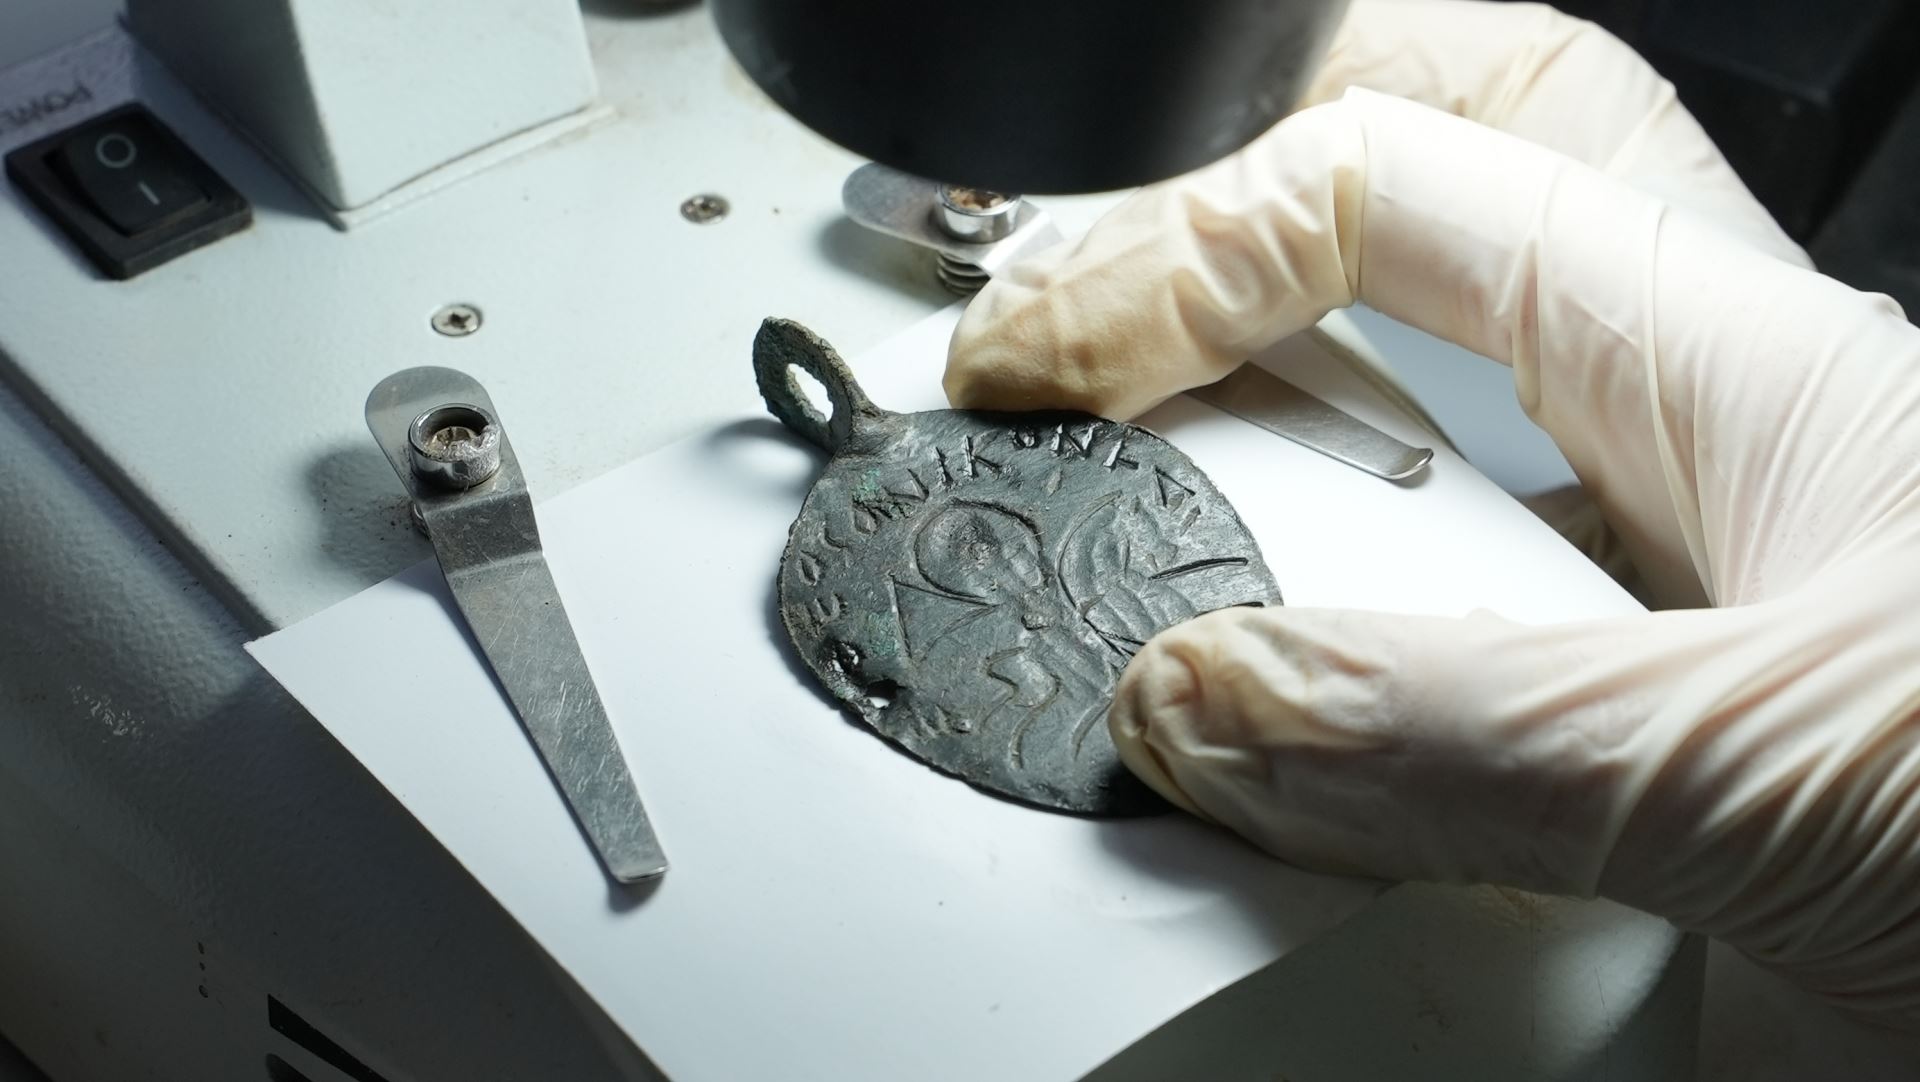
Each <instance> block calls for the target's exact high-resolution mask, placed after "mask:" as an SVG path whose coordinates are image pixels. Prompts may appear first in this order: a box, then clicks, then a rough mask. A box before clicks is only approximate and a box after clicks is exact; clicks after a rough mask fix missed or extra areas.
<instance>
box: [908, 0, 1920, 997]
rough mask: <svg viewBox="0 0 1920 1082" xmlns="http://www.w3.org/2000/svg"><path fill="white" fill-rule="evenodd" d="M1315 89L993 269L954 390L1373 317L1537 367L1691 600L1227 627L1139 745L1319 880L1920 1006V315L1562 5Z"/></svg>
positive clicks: (964, 344)
mask: <svg viewBox="0 0 1920 1082" xmlns="http://www.w3.org/2000/svg"><path fill="white" fill-rule="evenodd" d="M1347 84H1362V85H1368V86H1374V87H1379V88H1383V89H1385V90H1389V91H1392V92H1393V93H1395V94H1397V95H1400V97H1388V96H1384V95H1383V94H1379V93H1371V92H1368V91H1364V90H1351V91H1347V92H1345V93H1344V95H1342V94H1341V90H1342V88H1343V87H1345V86H1346V85H1347ZM1315 96H1316V98H1318V99H1335V98H1337V100H1333V101H1331V103H1330V104H1323V105H1318V106H1316V107H1313V108H1308V109H1305V110H1303V111H1302V112H1300V113H1298V114H1296V115H1294V116H1293V117H1291V118H1289V119H1288V120H1286V121H1284V122H1282V123H1281V124H1280V125H1278V126H1277V127H1276V128H1275V129H1274V130H1273V131H1272V132H1270V133H1269V134H1267V135H1266V136H1264V137H1262V139H1261V140H1259V141H1258V142H1257V143H1255V144H1254V145H1252V146H1251V147H1249V148H1248V149H1247V150H1245V151H1244V152H1242V153H1240V154H1239V155H1237V156H1235V157H1233V158H1231V159H1229V160H1227V161H1224V162H1221V163H1219V164H1217V165H1215V166H1213V167H1210V168H1208V169H1206V170H1203V171H1201V172H1199V173H1197V174H1194V175H1192V176H1190V177H1187V178H1183V179H1181V180H1178V181H1174V182H1170V183H1168V184H1166V185H1163V186H1159V187H1155V188H1151V189H1148V190H1145V191H1143V192H1141V193H1139V194H1138V195H1136V196H1134V197H1133V198H1131V199H1130V200H1128V201H1127V202H1126V203H1124V204H1123V205H1122V206H1120V207H1119V208H1117V209H1116V210H1115V211H1114V212H1113V213H1112V214H1111V215H1109V216H1108V218H1107V219H1105V220H1104V221H1103V222H1102V223H1101V224H1100V225H1098V226H1097V227H1096V228H1095V229H1094V230H1093V231H1092V232H1091V233H1089V234H1088V235H1087V237H1086V238H1085V240H1084V241H1082V242H1081V243H1079V244H1078V245H1074V246H1068V247H1066V248H1064V249H1062V250H1057V251H1055V252H1051V253H1046V254H1043V255H1041V256H1039V257H1038V258H1036V259H1035V260H1033V261H1031V262H1028V263H1026V264H1024V265H1021V266H1018V267H1015V268H1013V269H1011V270H1010V271H1008V272H1007V273H1006V274H1004V275H1003V276H1002V277H1001V278H1000V279H999V280H997V281H996V282H994V283H993V284H992V285H990V286H988V287H987V289H986V290H985V291H984V292H983V293H981V294H980V296H979V297H978V299H977V300H975V301H974V303H973V305H972V307H971V308H970V309H969V311H968V312H967V314H966V316H965V318H964V319H963V320H962V322H961V324H960V327H959V329H958V330H957V332H956V333H955V336H954V341H953V347H952V354H951V358H950V360H949V363H948V370H947V381H946V385H947V390H948V393H949V395H950V397H951V398H952V399H953V401H954V403H955V404H956V405H960V406H971V407H993V408H1016V409H1018V408H1032V407H1041V406H1071V407H1076V408H1080V409H1086V410H1091V411H1094V412H1098V413H1104V414H1107V415H1110V416H1130V415H1133V414H1135V413H1138V412H1139V411H1141V410H1143V409H1145V408H1147V407H1148V406H1150V405H1152V404H1154V403H1155V402H1157V401H1160V400H1161V399H1163V398H1165V397H1167V396H1169V395H1171V394H1173V393H1175V392H1177V391H1179V390H1181V389H1183V388H1186V387H1191V386H1195V385H1199V384H1202V383H1206V382H1210V381H1212V380H1214V379H1217V378H1219V377H1220V376H1221V375H1223V374H1225V373H1226V372H1227V371H1228V370H1230V369H1231V368H1232V367H1233V366H1234V365H1236V364H1238V363H1239V362H1240V361H1241V360H1242V358H1244V357H1246V356H1247V355H1248V354H1249V353H1251V352H1253V351H1255V350H1258V349H1260V348H1261V347H1263V346H1265V345H1267V344H1268V343H1271V342H1273V341H1275V340H1276V339H1278V338H1280V337H1282V336H1284V335H1287V334H1291V333H1293V332H1296V331H1299V330H1301V329H1303V328H1305V327H1308V326H1310V325H1312V324H1313V323H1314V322H1316V321H1317V320H1318V319H1319V318H1320V317H1321V316H1322V315H1323V314H1324V313H1326V312H1327V311H1328V310H1329V309H1332V308H1336V307H1340V306H1343V305H1347V304H1352V303H1354V302H1356V301H1365V302H1366V303H1368V304H1370V305H1372V306H1374V307H1375V308H1378V309H1380V310H1381V311H1383V312H1386V313H1387V314H1389V315H1392V316H1394V317H1396V318H1398V319H1401V320H1403V321H1405V322H1407V323H1410V324H1413V325H1414V326H1417V327H1420V328H1423V329H1425V330H1427V331H1429V332H1431V333H1434V334H1436V335H1439V336H1441V337H1443V338H1447V339H1450V340H1452V341H1454V342H1457V343H1459V344H1461V345H1463V346H1465V347H1467V348H1469V349H1472V350H1474V351H1476V352H1479V353H1482V354H1484V355H1486V356H1488V357H1491V358H1494V359H1495V360H1498V361H1501V362H1503V363H1506V364H1509V365H1511V366H1512V368H1513V377H1514V384H1515V388H1516V390H1517V392H1518V394H1519V397H1520V400H1521V402H1522V403H1523V405H1524V406H1525V407H1526V409H1527V411H1528V413H1529V414H1530V415H1531V416H1532V417H1533V419H1534V420H1535V421H1537V422H1538V423H1539V424H1540V425H1541V426H1543V427H1544V428H1545V429H1546V430H1547V432H1548V433H1550V434H1551V435H1552V436H1553V438H1554V440H1555V441H1556V442H1557V443H1558V444H1559V446H1560V448H1561V450H1562V451H1563V452H1564V453H1565V454H1566V457H1567V459H1568V460H1569V461H1570V462H1571V463H1572V464H1573V466H1574V469H1575V470H1576V472H1577V473H1578V474H1579V476H1580V479H1581V481H1582V483H1583V484H1584V486H1585V487H1586V489H1587V491H1588V492H1589V493H1590V494H1591V495H1592V496H1593V498H1594V500H1595V502H1596V503H1597V504H1598V506H1599V508H1600V510H1601V511H1602V512H1603V513H1604V515H1605V516H1606V519H1607V521H1608V522H1609V523H1610V524H1611V526H1612V528H1613V529H1614V530H1615V531H1616V532H1617V534H1618V536H1619V539H1620V541H1621V542H1622V543H1623V544H1624V545H1625V547H1626V549H1627V551H1628V552H1629V553H1630V554H1631V556H1632V557H1633V560H1634V562H1635V564H1636V566H1637V568H1638V569H1639V571H1640V572H1641V574H1642V576H1643V579H1644V581H1645V582H1646V584H1647V586H1648V588H1649V589H1650V590H1651V591H1652V592H1653V594H1654V595H1655V597H1656V599H1657V600H1658V601H1659V602H1660V603H1661V604H1662V605H1663V606H1678V607H1684V608H1675V609H1673V610H1671V611H1659V612H1653V613H1649V614H1647V615H1644V616H1635V617H1630V618H1619V619H1608V620H1598V621H1593V622H1588V623H1579V624H1571V625H1565V626H1552V627H1526V626H1521V625H1518V624H1514V623H1512V622H1509V621H1507V620H1504V619H1501V618H1499V617H1497V616H1493V615H1487V614H1477V615H1474V616H1471V617H1468V618H1466V619H1460V620H1454V619H1434V618H1427V617H1410V616H1393V615H1386V614H1379V613H1365V612H1340V611H1325V610H1304V609H1297V608H1278V609H1264V610H1248V609H1235V610H1230V611H1226V612H1220V613H1216V614H1213V615H1211V616H1206V617H1203V618H1201V619H1198V620H1194V621H1192V622H1190V623H1187V624H1185V625H1182V626H1179V627H1177V628H1174V629H1172V630H1169V631H1168V632H1166V633H1165V634H1163V635H1161V636H1159V637H1158V638H1156V639H1155V640H1153V642H1151V643H1150V644H1148V646H1147V647H1146V649H1144V650H1142V651H1141V652H1140V653H1139V655H1138V656H1137V657H1136V658H1135V659H1134V661H1133V663H1132V665H1131V666H1130V667H1129V668H1128V670H1127V672H1126V674H1125V677H1124V679H1123V680H1122V681H1121V684H1120V688H1119V691H1118V694H1117V696H1116V700H1115V703H1114V706H1113V709H1112V711H1111V714H1110V717H1109V722H1110V725H1111V728H1112V731H1113V735H1114V739H1115V741H1116V742H1117V743H1118V745H1119V747H1120V749H1121V753H1122V755H1123V756H1124V757H1125V759H1126V761H1127V763H1128V764H1129V765H1130V766H1131V767H1132V768H1133V769H1134V770H1135V771H1136V772H1137V773H1139V774H1140V775H1141V776H1142V777H1144V778H1145V779H1146V780H1148V781H1149V782H1151V783H1152V784H1153V785H1154V787H1155V788H1157V789H1159V790H1160V791H1161V792H1162V793H1164V794H1165V795H1166V796H1167V797H1169V798H1170V799H1172V800H1174V801H1176V802H1177V803H1179V804H1181V805H1183V806H1185V807H1187V808H1188V809H1190V810H1192V811H1194V812H1196V813H1197V814H1200V815H1203V816H1206V817H1209V818H1212V819H1215V820H1218V821H1219V822H1221V823H1223V824H1225V825H1226V826H1228V827H1230V828H1232V829H1234V830H1236V831H1238V832H1240V833H1241V834H1244V835H1245V836H1247V837H1248V838H1250V839H1252V840H1253V841H1255V842H1256V843H1258V844H1259V845H1261V846H1263V847H1264V848H1266V849H1268V850H1269V851H1271V852H1273V853H1274V854H1276V855H1278V856H1280V857H1282V858H1284V859H1286V860H1288V861H1290V862H1292V863H1295V864H1298V865H1301V866H1303V867H1307V868H1315V869H1325V870H1333V871H1342V872H1357V873H1363V874H1368V875H1374V876H1381V877H1389V878H1396V879H1421V880H1434V881H1444V882H1468V881H1477V882H1494V883H1502V884H1508V885H1512V886H1518V887H1522V888H1526V889H1531V890H1537V891H1549V892H1558V893H1565V894H1573V895H1581V896H1591V895H1596V894H1597V895H1604V896H1607V897H1610V898H1614V899H1617V900H1619V901H1622V902H1625V903H1628V904H1631V905H1634V906H1637V907H1640V908H1642V909H1645V910H1648V911H1651V912H1654V913H1657V914H1661V915H1663V916H1666V917H1667V918H1669V919H1671V920H1673V921H1674V922H1675V923H1677V924H1679V925H1680V926H1682V927H1684V928H1688V929H1693V930H1698V931H1703V932H1706V933H1709V934H1712V935H1715V936H1719V937H1721V938H1723V939H1725V940H1727V941H1728V942H1731V943H1733V944H1735V945H1736V946H1738V947H1740V948H1741V949H1743V950H1745V951H1746V952H1747V953H1748V954H1750V955H1751V956H1753V957H1754V958H1756V959H1759V960H1760V961H1761V962H1763V963H1765V964H1768V965H1770V966H1772V967H1775V968H1777V969H1778V970H1781V971H1783V972H1785V973H1786V974H1788V975H1790V976H1791V977H1793V978H1794V979H1796V980H1798V981H1799V982H1801V983H1802V984H1803V985H1805V986H1806V987H1807V988H1809V989H1812V990H1813V991H1815V992H1817V993H1819V994H1821V995H1823V996H1825V997H1828V998H1830V999H1831V1000H1833V1001H1834V1002H1836V1003H1838V1004H1840V1005H1842V1006H1844V1007H1847V1008H1850V1009H1852V1010H1855V1011H1858V1012H1861V1013H1862V1014H1865V1015H1868V1016H1871V1017H1874V1018H1877V1019H1878V1020H1881V1021H1886V1022H1891V1023H1894V1024H1899V1025H1903V1026H1906V1027H1909V1028H1920V331H1916V330H1915V328H1913V327H1912V326H1910V325H1909V324H1907V323H1906V322H1905V320H1904V319H1903V317H1902V314H1901V312H1900V311H1899V309H1898V308H1897V307H1896V306H1895V305H1894V304H1893V303H1891V302H1890V301H1889V300H1887V299H1886V298H1884V297H1879V296H1869V295H1865V294H1861V293H1858V292H1855V291H1854V290H1852V289H1849V288H1847V287H1845V286H1843V285H1841V284H1839V283H1837V282H1834V281H1832V280H1830V279H1827V278H1824V277H1822V276H1820V275H1818V274H1815V273H1813V272H1812V271H1810V270H1808V269H1806V267H1805V261H1804V256H1803V255H1802V254H1801V253H1800V251H1799V250H1798V249H1797V248H1796V247H1794V246H1793V245H1792V243H1791V242H1789V241H1788V240H1787V239H1786V238H1785V237H1784V236H1783V235H1782V234H1781V233H1780V232H1779V230H1778V229H1777V228H1776V227H1775V226H1774V225H1773V223H1772V222H1771V220H1770V219H1768V217H1767V216H1766V214H1765V213H1764V212H1763V211H1762V210H1761V209H1760V207H1759V206H1758V205H1757V204H1755V203H1754V202H1753V200H1752V199H1751V197H1750V196H1749V195H1748V194H1747V193H1746V191H1745V189H1744V188H1742V187H1741V185H1740V183H1739V181H1738V180H1737V179H1736V178H1735V177H1734V175H1733V174H1732V172H1731V171H1730V170H1729V169H1728V168H1727V166H1726V164H1725V162H1724V161H1723V160H1722V159H1721V157H1720V156H1719V154H1718V153H1717V152H1716V151H1715V150H1714V149H1713V147H1712V145H1711V144H1710V143H1709V142H1708V140H1707V138H1706V137H1705V135H1704V134H1703V133H1702V132H1701V131H1700V129H1699V128H1698V126H1697V125H1695V124H1694V122H1693V121H1692V120H1691V118H1689V117H1688V116H1687V115H1686V113H1685V112H1684V111H1683V110H1682V109H1681V108H1680V107H1679V106H1678V105H1677V104H1676V102H1675V100H1674V96H1673V92H1672V90H1671V88H1670V87H1669V86H1668V85H1667V84H1666V83H1664V82H1662V81H1661V80H1660V79H1658V78H1657V77H1656V76H1655V75H1654V74H1653V73H1652V72H1651V71H1650V70H1649V69H1648V68H1647V67H1646V66H1645V65H1644V64H1643V63H1642V62H1641V61H1640V60H1639V59H1638V58H1637V57H1635V56H1634V55H1633V53H1632V52H1631V51H1629V50H1628V49H1626V48H1625V47H1624V46H1622V45H1620V44H1619V43H1618V42H1616V41H1614V40H1613V39H1611V38H1609V37H1607V36H1606V35H1605V34H1603V33H1601V32H1599V31H1597V30H1595V29H1594V28H1592V27H1591V26H1588V25H1587V24H1584V23H1580V22H1577V21H1574V20H1570V19H1567V18H1564V17H1562V16H1559V15H1556V14H1554V13H1553V12H1552V11H1550V10H1549V9H1546V8H1540V7H1532V6H1522V5H1507V4H1476V3H1467V2H1456V0H1446V2H1441V0H1428V2H1418V0H1416V2H1408V0H1401V2H1398V3H1391V2H1379V0H1373V2H1369V0H1360V2H1359V3H1357V4H1356V5H1355V7H1354V10H1353V13H1352V16H1351V20H1350V24H1349V26H1348V27H1347V29H1346V31H1345V32H1344V36H1343V40H1342V42H1341V43H1340V44H1339V45H1337V46H1336V48H1335V52H1334V54H1333V58H1332V60H1331V61H1330V63H1329V65H1328V70H1327V74H1326V75H1325V76H1324V77H1323V78H1322V80H1321V81H1320V84H1319V85H1318V86H1317V87H1316V89H1315ZM1403 99H1413V101H1409V100H1403ZM1416 101H1417V102H1423V103H1425V104H1415V103H1414V102H1416ZM1436 107H1437V108H1436ZM1449 114H1454V115H1449ZM1706 606H1714V607H1712V608H1707V607H1706Z"/></svg>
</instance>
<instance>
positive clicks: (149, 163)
mask: <svg viewBox="0 0 1920 1082" xmlns="http://www.w3.org/2000/svg"><path fill="white" fill-rule="evenodd" d="M7 173H8V175H9V176H11V177H12V178H13V181H14V183H15V184H18V185H19V186H20V188H21V189H22V190H23V191H25V192H26V193H27V195H28V196H30V197H31V198H32V199H33V201H34V202H35V203H36V204H38V205H39V207H40V209H41V210H43V211H45V212H46V213H47V215H48V216H49V217H51V218H52V219H53V220H54V222H55V223H57V224H58V225H59V226H60V227H61V229H63V230H64V231H65V232H66V233H67V235H68V236H69V237H71V238H73V240H74V242H75V243H77V244H78V245H79V246H80V248H81V250H82V251H84V252H85V253H86V254H87V257H88V258H89V259H91V260H92V261H93V262H94V264H95V265H96V266H98V267H99V268H100V269H101V270H102V271H104V272H106V273H107V274H108V275H110V276H112V277H114V278H131V277H133V276H134V275H136V274H139V273H141V272H142V271H145V270H148V269H150V268H152V267H156V266H158V265H160V264H161V263H164V262H166V261H167V260H169V259H173V258H175V257H176V256H180V255H184V254H186V253H187V252H189V251H192V250H193V249H195V248H198V247H200V246H201V245H203V244H208V243H211V242H212V241H215V240H218V239H219V238H221V237H224V236H226V235H228V234H229V233H233V232H236V231H238V230H241V229H244V228H246V227H247V225H248V223H249V222H251V221H252V217H253V216H252V212H251V211H250V210H249V209H248V207H247V202H246V200H245V199H243V198H241V196H240V193H238V192H236V191H234V190H233V188H232V187H231V186H230V185H228V184H227V182H226V181H224V180H222V179H221V178H220V176H219V174H217V173H215V172H214V171H213V170H212V169H211V168H210V167H209V166H208V165H207V163H205V162H203V161H201V160H200V158H199V157H198V156H197V155H195V154H194V153H193V151H191V150H189V149H188V148H187V146H186V144H184V143H182V142H181V141H180V140H179V138H178V137H176V136H175V135H174V134H173V133H172V132H170V131H168V130H167V129H166V128H165V127H164V126H162V125H161V123H160V122H159V121H158V120H156V119H154V117H153V115H152V114H151V113H148V112H147V111H146V110H145V109H143V108H141V107H140V106H138V105H129V106H124V107H122V108H119V109H114V110H112V111H110V112H107V113H104V114H102V115H100V116H97V117H94V118H93V119H92V120H88V121H85V122H84V123H82V124H80V125H79V126H77V127H73V128H69V129H67V130H66V131H63V132H56V133H55V134H53V135H51V136H48V137H47V138H45V139H42V140H40V141H38V142H36V143H31V144H29V145H27V146H24V147H21V148H20V149H19V150H16V151H14V152H13V153H11V154H9V155H7Z"/></svg>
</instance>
